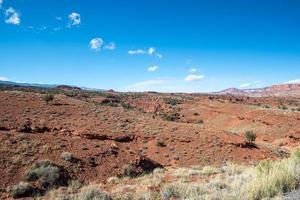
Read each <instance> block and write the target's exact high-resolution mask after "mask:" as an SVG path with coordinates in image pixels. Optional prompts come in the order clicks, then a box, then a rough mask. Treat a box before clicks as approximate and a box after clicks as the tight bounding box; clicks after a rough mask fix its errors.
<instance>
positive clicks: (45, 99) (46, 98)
mask: <svg viewBox="0 0 300 200" xmlns="http://www.w3.org/2000/svg"><path fill="white" fill-rule="evenodd" d="M43 99H44V101H45V102H46V103H47V105H48V104H49V102H50V101H53V100H54V95H53V94H46V95H44V96H43Z"/></svg>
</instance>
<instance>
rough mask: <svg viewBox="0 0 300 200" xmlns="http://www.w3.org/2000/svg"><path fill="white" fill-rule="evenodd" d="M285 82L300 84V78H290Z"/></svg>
mask: <svg viewBox="0 0 300 200" xmlns="http://www.w3.org/2000/svg"><path fill="white" fill-rule="evenodd" d="M285 84H300V79H295V80H289V81H287V82H285Z"/></svg>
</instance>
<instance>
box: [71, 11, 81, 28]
mask: <svg viewBox="0 0 300 200" xmlns="http://www.w3.org/2000/svg"><path fill="white" fill-rule="evenodd" d="M68 18H69V24H68V26H69V27H71V26H79V25H80V24H81V17H80V14H79V13H75V12H72V13H71V14H69V16H68Z"/></svg>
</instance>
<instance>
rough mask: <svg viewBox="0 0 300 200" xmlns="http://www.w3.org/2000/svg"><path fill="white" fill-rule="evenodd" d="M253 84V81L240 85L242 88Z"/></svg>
mask: <svg viewBox="0 0 300 200" xmlns="http://www.w3.org/2000/svg"><path fill="white" fill-rule="evenodd" d="M250 86H251V83H243V84H241V85H240V88H247V87H250Z"/></svg>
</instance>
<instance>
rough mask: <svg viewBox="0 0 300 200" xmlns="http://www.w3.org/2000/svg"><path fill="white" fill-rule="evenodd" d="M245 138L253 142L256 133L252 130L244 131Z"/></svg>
mask: <svg viewBox="0 0 300 200" xmlns="http://www.w3.org/2000/svg"><path fill="white" fill-rule="evenodd" d="M245 138H246V140H247V141H248V142H250V143H254V142H255V140H256V134H255V133H254V132H253V131H246V133H245Z"/></svg>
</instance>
